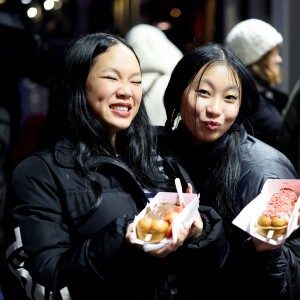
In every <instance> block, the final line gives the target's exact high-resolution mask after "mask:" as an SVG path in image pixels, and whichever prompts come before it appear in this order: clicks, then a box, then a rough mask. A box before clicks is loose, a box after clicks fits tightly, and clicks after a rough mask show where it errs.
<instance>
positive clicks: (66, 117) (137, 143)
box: [6, 33, 187, 299]
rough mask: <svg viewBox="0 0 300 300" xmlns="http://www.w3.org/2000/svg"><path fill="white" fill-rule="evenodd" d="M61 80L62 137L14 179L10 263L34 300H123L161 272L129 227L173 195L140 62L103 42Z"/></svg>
mask: <svg viewBox="0 0 300 300" xmlns="http://www.w3.org/2000/svg"><path fill="white" fill-rule="evenodd" d="M58 73H59V74H60V73H61V76H57V77H55V82H56V84H55V86H54V88H53V91H54V92H55V96H56V99H57V101H58V108H57V110H56V111H55V113H56V114H58V113H59V114H60V115H61V118H59V120H58V121H59V122H58V124H59V126H60V129H61V131H62V134H61V135H60V136H59V138H58V140H57V142H56V143H55V145H54V146H53V147H51V148H49V149H46V150H44V151H40V152H37V153H35V154H33V155H32V156H30V157H29V158H27V159H25V160H24V161H23V162H21V163H20V164H19V165H18V166H17V168H16V169H15V171H14V174H13V176H12V184H11V189H10V190H9V192H8V196H7V199H8V202H7V203H9V205H8V207H7V211H6V216H7V217H8V219H9V221H7V222H6V224H7V228H6V241H7V247H8V251H7V259H8V262H9V264H10V266H11V267H12V268H11V270H12V271H13V273H14V274H15V275H16V277H17V278H18V279H20V281H21V283H22V284H23V283H25V284H24V294H25V293H26V296H27V297H28V298H33V299H36V298H39V299H48V298H49V297H50V298H52V299H62V298H63V299H71V298H72V299H94V297H95V295H100V297H102V298H105V299H121V298H123V296H124V291H126V290H128V289H127V287H128V286H129V284H130V282H131V280H133V278H135V277H137V276H136V274H135V270H137V269H139V268H140V266H141V265H145V266H147V265H150V266H149V268H150V267H151V264H153V263H152V260H151V256H150V254H144V253H142V252H141V251H140V250H138V249H137V248H136V247H134V246H133V245H131V244H130V243H126V242H125V234H126V230H127V227H128V225H129V224H130V223H131V222H132V221H133V218H134V216H135V215H137V214H138V213H139V212H140V211H141V210H142V209H143V208H144V207H145V205H146V203H147V202H148V199H147V196H146V194H145V191H149V193H153V194H155V193H156V192H158V191H160V190H164V191H170V190H171V189H170V187H169V184H168V180H167V179H166V178H165V177H164V176H163V175H162V173H161V171H160V170H159V169H158V165H157V163H156V160H157V158H156V155H155V152H154V151H153V150H154V145H155V143H154V142H155V140H154V134H153V133H152V128H151V125H150V122H149V119H148V116H147V114H146V110H145V107H144V104H143V102H142V87H141V70H140V66H139V60H138V58H137V56H136V55H135V52H134V51H133V49H132V48H131V47H130V46H129V45H128V44H127V43H126V42H125V41H124V40H123V39H122V38H120V37H119V36H115V35H111V34H106V33H95V34H90V35H85V36H82V37H80V38H79V39H78V40H76V41H74V42H73V43H72V44H71V45H70V47H69V48H68V49H67V51H66V54H65V57H64V60H63V63H62V67H61V69H60V70H59V72H58ZM145 133H147V134H145ZM117 154H119V155H117ZM172 190H173V191H174V190H175V187H172ZM186 231H187V230H186ZM181 243H182V241H181ZM175 247H176V248H177V247H178V245H175V246H174V249H175ZM174 249H172V251H174ZM21 253H24V254H25V255H19V254H21ZM16 257H18V259H17V260H16ZM131 270H132V271H131ZM18 274H22V275H21V276H19V275H18ZM126 278H128V280H126ZM138 280H139V279H138V278H136V281H137V282H138ZM116 284H117V287H118V288H117V289H116V288H115V286H116ZM145 284H147V282H141V283H140V284H138V286H140V290H139V289H136V291H135V292H133V294H134V298H135V296H136V295H139V294H140V293H142V294H143V293H145V292H144V291H145V290H146V289H144V287H145ZM153 291H154V290H153ZM130 293H132V290H131V289H130ZM49 295H51V296H49ZM108 295H109V296H108ZM131 296H132V294H131V295H128V297H126V296H125V298H130V299H132V297H131Z"/></svg>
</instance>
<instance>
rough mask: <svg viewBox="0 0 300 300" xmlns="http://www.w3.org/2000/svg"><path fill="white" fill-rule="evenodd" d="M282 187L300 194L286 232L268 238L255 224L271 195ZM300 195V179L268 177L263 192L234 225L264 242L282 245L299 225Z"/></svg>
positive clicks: (245, 209)
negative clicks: (259, 231) (260, 232)
mask: <svg viewBox="0 0 300 300" xmlns="http://www.w3.org/2000/svg"><path fill="white" fill-rule="evenodd" d="M282 188H290V189H292V190H294V191H295V192H296V194H297V196H298V201H297V203H296V205H295V207H294V210H293V212H292V214H291V216H290V219H289V223H288V227H287V231H286V233H284V234H283V235H282V236H280V237H278V238H267V237H264V236H262V235H260V234H259V233H258V232H257V231H258V228H257V227H256V226H255V224H256V222H257V219H258V217H259V216H260V214H261V213H262V211H263V210H264V209H265V207H266V206H267V204H268V202H269V200H270V198H271V196H272V195H273V194H274V193H276V192H278V191H279V190H280V189H282ZM299 195H300V180H299V179H298V180H297V179H295V180H292V179H268V180H267V181H266V182H265V184H264V186H263V189H262V191H261V193H260V194H259V195H258V196H257V197H256V198H254V199H253V200H252V201H251V202H250V203H249V204H248V205H247V206H246V207H245V208H244V209H243V210H242V211H241V212H240V214H239V215H238V216H237V217H236V218H235V219H234V220H233V221H232V223H233V224H234V225H236V226H237V227H239V228H241V229H242V230H244V231H246V232H248V233H249V234H250V235H252V236H254V237H256V238H257V239H260V240H261V241H263V242H266V243H269V244H272V245H280V244H282V243H283V242H284V241H285V240H286V239H287V238H288V237H289V236H290V235H291V234H292V232H293V231H295V230H296V229H297V228H299V226H298V224H297V223H298V210H299V207H300V201H299Z"/></svg>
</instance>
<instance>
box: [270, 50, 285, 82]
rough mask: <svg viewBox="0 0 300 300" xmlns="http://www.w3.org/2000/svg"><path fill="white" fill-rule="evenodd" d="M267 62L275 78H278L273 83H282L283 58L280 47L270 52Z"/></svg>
mask: <svg viewBox="0 0 300 300" xmlns="http://www.w3.org/2000/svg"><path fill="white" fill-rule="evenodd" d="M267 63H268V67H269V69H270V70H272V72H273V74H274V76H273V77H274V78H276V80H275V81H274V82H271V84H272V85H273V84H274V83H280V82H281V69H280V65H281V63H282V58H281V56H280V47H279V46H278V47H276V48H274V49H273V50H272V51H270V52H269V54H268V57H267Z"/></svg>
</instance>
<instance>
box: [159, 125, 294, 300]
mask: <svg viewBox="0 0 300 300" xmlns="http://www.w3.org/2000/svg"><path fill="white" fill-rule="evenodd" d="M158 135H159V136H160V145H161V151H162V155H163V157H164V161H165V164H166V166H165V169H172V170H180V169H182V168H184V169H185V170H186V171H187V172H188V173H189V175H190V176H191V179H192V182H193V184H194V185H195V186H196V190H197V192H198V193H200V203H201V204H202V205H210V203H211V198H210V197H209V196H208V195H207V187H208V186H209V184H211V180H210V172H211V169H212V168H214V164H215V163H217V161H218V160H219V159H220V157H221V156H222V154H223V153H224V150H225V148H226V147H227V141H228V136H227V134H225V135H224V136H223V137H222V138H220V139H219V140H217V141H215V142H212V143H206V144H205V145H204V146H202V147H199V148H195V147H194V146H193V144H192V138H191V136H190V134H189V133H188V131H187V129H186V128H185V127H184V126H182V125H179V128H178V129H177V131H176V133H175V134H174V135H173V136H168V134H166V133H165V132H162V131H161V129H158ZM239 139H240V151H241V174H240V179H239V182H238V188H237V194H236V197H237V199H238V201H237V203H240V204H239V205H238V204H237V207H236V210H237V211H238V212H239V211H241V210H242V209H243V208H244V207H245V206H246V205H247V204H248V203H249V202H250V201H252V199H254V198H255V197H256V196H257V195H258V194H259V193H260V192H261V190H262V187H263V185H264V183H265V181H266V180H267V179H298V175H297V173H296V171H295V169H294V167H293V166H292V164H291V162H290V161H289V160H288V159H287V158H286V157H285V156H284V155H283V154H282V153H280V152H279V151H277V150H276V149H274V148H272V147H270V146H269V145H267V144H265V143H263V142H261V141H259V140H257V139H255V138H253V137H252V136H250V135H248V134H247V133H246V131H245V130H244V129H243V128H241V129H240V132H239ZM178 141H180V143H179V142H178ZM216 210H217V208H216ZM217 212H218V210H217ZM231 221H232V220H231ZM228 226H229V227H230V229H231V230H229V227H228V228H227V230H226V233H227V234H228V235H227V237H228V239H229V242H230V249H231V250H230V259H229V260H228V263H227V266H226V267H227V270H225V271H224V273H223V278H222V281H221V282H219V281H218V280H217V279H211V280H214V283H215V287H216V289H219V290H220V291H221V294H222V298H224V299H230V300H235V299H243V300H246V299H252V300H253V299H255V300H260V299H261V300H266V299H274V300H275V299H276V300H277V299H294V300H299V299H300V229H298V230H297V231H295V232H294V233H293V234H292V236H291V237H290V238H289V239H288V240H287V241H286V242H285V244H284V245H283V246H282V247H280V248H278V249H276V250H272V251H265V252H260V253H258V252H255V250H254V247H253V243H252V240H251V237H250V236H249V235H248V234H247V233H246V232H244V231H242V230H241V229H239V228H237V227H236V226H234V225H233V224H232V223H231V222H230V224H228ZM207 259H208V260H210V258H209V257H207ZM291 294H292V295H291ZM204 299H214V298H213V297H210V295H209V294H207V295H205V296H204ZM220 299H221V298H220Z"/></svg>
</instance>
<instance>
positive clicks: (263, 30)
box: [225, 19, 288, 148]
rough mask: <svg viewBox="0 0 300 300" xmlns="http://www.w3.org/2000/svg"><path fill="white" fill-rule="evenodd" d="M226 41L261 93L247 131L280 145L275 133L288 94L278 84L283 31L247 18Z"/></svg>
mask: <svg viewBox="0 0 300 300" xmlns="http://www.w3.org/2000/svg"><path fill="white" fill-rule="evenodd" d="M225 43H226V44H227V45H229V47H230V48H231V49H232V50H233V52H234V53H235V54H236V55H237V56H238V57H239V58H240V60H241V61H242V62H243V63H244V65H245V66H247V67H248V68H249V70H250V71H251V72H252V75H253V77H254V79H255V83H256V87H257V89H258V91H259V93H260V96H261V97H260V98H261V100H260V105H259V107H258V110H257V111H256V112H254V113H253V115H252V116H251V117H250V120H249V121H250V126H247V127H246V129H247V131H248V132H249V133H250V134H252V135H254V136H255V137H256V138H258V139H260V140H262V141H263V142H265V143H267V144H269V145H271V146H273V147H275V148H278V145H277V139H276V137H277V134H278V132H279V130H280V127H281V124H282V120H283V117H282V111H283V109H284V108H285V106H286V104H287V100H288V95H287V94H286V93H283V92H281V91H280V90H279V89H278V88H277V87H276V85H278V84H280V83H281V69H280V64H281V63H282V58H281V56H280V48H281V46H282V43H283V37H282V35H281V34H280V33H279V32H278V31H277V30H276V29H275V28H274V27H272V26H271V25H270V24H268V23H266V22H264V21H262V20H258V19H248V20H245V21H242V22H240V23H238V24H237V25H235V26H234V27H233V28H232V29H231V30H230V32H229V33H228V35H227V37H226V39H225Z"/></svg>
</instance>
